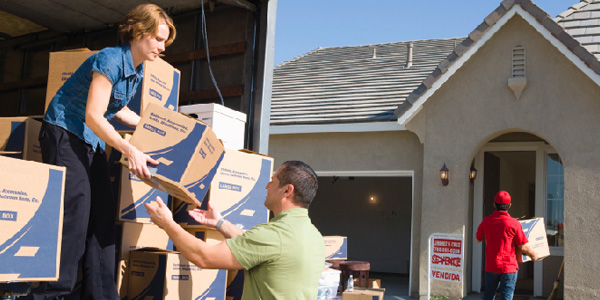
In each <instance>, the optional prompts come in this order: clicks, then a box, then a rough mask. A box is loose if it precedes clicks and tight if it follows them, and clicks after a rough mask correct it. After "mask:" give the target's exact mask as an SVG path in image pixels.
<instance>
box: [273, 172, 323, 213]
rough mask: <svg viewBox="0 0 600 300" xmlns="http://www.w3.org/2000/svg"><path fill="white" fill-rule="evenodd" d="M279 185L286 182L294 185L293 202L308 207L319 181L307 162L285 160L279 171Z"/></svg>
mask: <svg viewBox="0 0 600 300" xmlns="http://www.w3.org/2000/svg"><path fill="white" fill-rule="evenodd" d="M277 179H279V187H282V186H284V185H286V184H291V185H293V186H294V204H296V205H299V206H301V207H304V208H308V207H309V206H310V203H311V202H312V201H313V199H314V198H315V195H316V194H317V189H318V188H319V183H318V181H317V174H315V171H314V170H313V169H312V168H311V167H310V166H309V165H307V164H305V163H303V162H301V161H295V160H291V161H286V162H284V163H283V164H282V165H281V171H280V172H279V176H278V177H277Z"/></svg>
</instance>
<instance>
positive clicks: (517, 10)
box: [398, 5, 600, 126]
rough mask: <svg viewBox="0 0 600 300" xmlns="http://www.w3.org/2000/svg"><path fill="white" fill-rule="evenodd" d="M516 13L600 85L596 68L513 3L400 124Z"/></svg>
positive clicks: (408, 112)
mask: <svg viewBox="0 0 600 300" xmlns="http://www.w3.org/2000/svg"><path fill="white" fill-rule="evenodd" d="M516 14H518V15H519V16H521V17H522V18H523V19H524V20H525V21H526V22H527V23H529V24H530V25H531V26H532V27H533V28H534V29H535V30H536V31H537V32H539V33H540V34H541V35H542V36H543V37H544V38H545V39H546V40H548V41H549V42H550V44H552V45H553V46H554V47H556V48H557V49H558V51H560V52H561V53H562V54H564V55H565V56H566V57H567V59H569V60H570V61H572V62H573V64H574V65H575V66H576V67H577V68H579V69H580V70H581V71H582V72H583V73H584V74H586V75H587V76H588V77H589V78H590V79H591V80H592V81H594V82H595V83H596V84H597V85H598V86H600V75H599V74H598V73H596V72H594V70H592V69H590V68H589V67H588V66H587V65H586V64H585V62H584V61H583V60H581V58H579V57H578V56H577V55H575V54H574V53H573V52H572V51H571V50H569V48H567V46H565V44H563V43H562V42H561V41H560V40H559V39H557V38H556V37H555V36H553V35H552V33H551V32H550V31H549V30H548V29H547V28H546V27H544V26H543V25H542V24H540V23H538V21H537V20H536V18H535V17H533V16H532V15H531V14H530V13H529V12H527V11H525V10H523V8H521V6H520V5H513V7H512V8H511V9H510V10H509V11H508V12H506V13H505V14H504V15H503V16H502V17H501V18H500V19H499V20H498V22H496V23H495V24H494V25H493V26H491V27H490V29H489V30H487V31H486V32H485V33H484V34H483V36H482V37H481V39H479V40H478V41H476V42H475V43H474V44H473V45H471V47H469V49H467V51H466V52H465V53H464V54H463V55H462V56H460V57H459V58H458V59H457V60H456V61H455V62H454V63H453V64H452V65H450V67H449V68H448V70H447V71H446V72H445V73H444V74H442V75H441V76H440V78H438V80H436V81H435V82H434V83H433V85H432V86H431V88H429V89H427V91H426V92H425V93H424V94H423V95H422V96H421V97H419V98H417V100H416V101H415V103H414V104H413V105H412V106H411V107H410V108H409V109H408V110H407V111H406V112H405V113H404V114H402V116H400V117H399V118H398V124H400V125H402V126H406V124H407V123H408V122H409V121H410V120H411V119H412V118H413V117H414V116H416V114H417V113H418V112H419V111H420V110H421V108H422V106H423V104H424V103H425V101H427V99H429V97H431V95H433V94H434V93H435V92H436V91H437V90H438V89H439V88H440V87H441V86H442V85H443V84H444V83H445V82H446V81H447V80H448V78H450V77H451V76H452V75H454V73H456V71H457V70H458V69H460V67H462V65H463V64H464V63H465V62H466V61H468V60H469V59H470V58H471V56H472V55H473V54H475V53H476V52H477V51H478V50H479V48H481V47H482V46H483V45H485V43H486V42H487V41H488V40H489V39H491V38H492V36H493V35H494V34H495V33H496V32H497V31H498V30H500V28H502V26H504V25H505V24H506V23H507V22H508V20H510V19H511V18H512V17H514V16H515V15H516Z"/></svg>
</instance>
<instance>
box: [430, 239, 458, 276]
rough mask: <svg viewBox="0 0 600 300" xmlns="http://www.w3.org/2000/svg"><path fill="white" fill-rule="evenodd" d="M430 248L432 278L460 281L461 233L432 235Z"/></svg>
mask: <svg viewBox="0 0 600 300" xmlns="http://www.w3.org/2000/svg"><path fill="white" fill-rule="evenodd" d="M430 242H431V249H430V252H429V253H430V257H429V259H430V266H431V267H430V270H431V271H430V273H429V276H430V278H432V279H436V280H443V281H452V282H462V270H463V259H464V257H463V239H462V235H460V236H457V237H453V236H451V235H449V234H447V235H443V234H439V236H436V235H432V237H431V240H430Z"/></svg>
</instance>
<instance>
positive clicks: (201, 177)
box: [122, 103, 225, 206]
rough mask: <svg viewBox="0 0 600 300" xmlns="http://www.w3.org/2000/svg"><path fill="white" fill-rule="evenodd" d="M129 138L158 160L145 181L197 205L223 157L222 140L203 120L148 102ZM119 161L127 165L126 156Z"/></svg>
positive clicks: (141, 149) (136, 145)
mask: <svg viewBox="0 0 600 300" xmlns="http://www.w3.org/2000/svg"><path fill="white" fill-rule="evenodd" d="M129 142H130V143H131V144H132V145H134V146H135V147H137V148H138V149H139V150H140V151H142V152H144V153H146V154H148V155H150V156H151V157H152V158H154V159H155V160H158V161H159V164H158V165H157V166H155V167H151V168H150V169H151V172H152V173H153V177H152V180H144V182H146V183H147V184H149V185H151V186H152V187H154V188H158V189H160V190H162V191H166V192H168V193H169V194H171V195H172V196H174V197H176V198H179V199H181V200H184V201H186V202H189V203H193V204H195V205H197V206H200V205H201V204H202V203H201V201H202V199H203V198H204V196H205V195H206V193H207V192H208V187H209V186H210V182H211V181H212V179H213V177H214V176H215V174H216V172H217V168H218V167H219V164H220V163H221V161H222V160H223V157H224V155H225V151H224V148H223V144H222V143H221V142H220V141H219V140H218V139H217V136H216V135H215V133H214V132H213V131H212V130H211V129H210V127H208V126H207V125H206V124H204V123H202V122H201V121H199V120H196V119H194V118H191V117H189V116H187V115H185V114H182V113H179V112H175V111H171V110H168V109H166V108H164V107H162V106H159V105H157V104H154V103H149V104H148V106H147V107H146V109H145V110H144V112H143V113H142V119H141V121H140V123H139V124H138V126H137V128H136V130H135V132H134V133H133V135H132V136H131V139H130V140H129ZM122 162H123V163H124V164H125V165H127V161H126V160H122Z"/></svg>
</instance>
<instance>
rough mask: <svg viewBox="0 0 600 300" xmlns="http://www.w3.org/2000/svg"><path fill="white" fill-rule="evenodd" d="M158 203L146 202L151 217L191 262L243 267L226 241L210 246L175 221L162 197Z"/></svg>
mask: <svg viewBox="0 0 600 300" xmlns="http://www.w3.org/2000/svg"><path fill="white" fill-rule="evenodd" d="M156 204H157V205H154V204H149V203H146V204H144V206H146V210H148V213H149V214H150V218H151V219H152V221H153V222H154V223H155V224H156V225H158V226H159V227H160V228H162V229H163V230H164V231H165V232H166V233H167V234H168V235H169V237H170V238H171V240H173V244H175V247H177V250H178V251H179V252H181V254H182V255H183V256H184V257H185V258H187V259H188V260H189V261H190V262H192V263H193V264H195V265H197V266H198V267H201V268H206V269H227V270H239V269H243V267H242V265H241V264H240V263H239V262H238V260H237V258H235V256H234V255H233V253H232V252H231V249H229V245H227V243H226V242H221V243H219V244H216V245H212V246H209V245H208V244H206V243H205V242H204V241H202V240H200V239H197V238H196V237H194V236H193V235H191V234H190V233H189V232H187V231H185V229H183V228H181V226H179V224H177V223H175V221H174V220H173V215H172V214H171V211H170V210H169V208H168V207H167V206H166V205H165V204H164V202H163V201H162V199H160V197H157V198H156Z"/></svg>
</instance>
